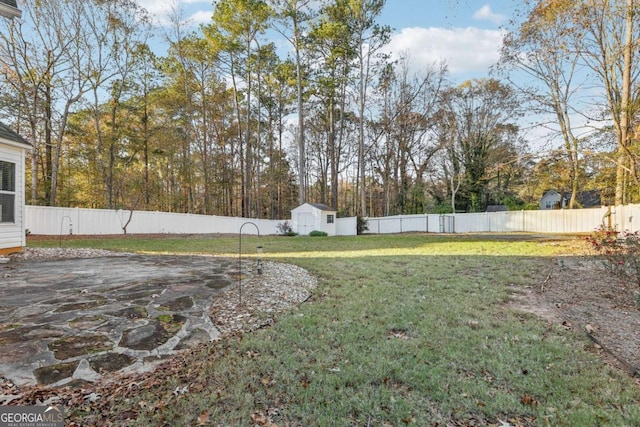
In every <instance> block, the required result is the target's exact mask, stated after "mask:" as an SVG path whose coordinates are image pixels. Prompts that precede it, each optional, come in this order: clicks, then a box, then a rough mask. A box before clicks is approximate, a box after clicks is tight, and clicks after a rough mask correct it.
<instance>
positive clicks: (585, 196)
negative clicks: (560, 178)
mask: <svg viewBox="0 0 640 427" xmlns="http://www.w3.org/2000/svg"><path fill="white" fill-rule="evenodd" d="M570 199H571V193H570V192H562V193H560V192H558V191H556V190H549V191H547V192H545V193H544V194H543V195H542V199H541V200H540V202H541V204H542V201H544V200H552V201H556V203H560V207H565V205H566V204H568V203H569V200H570ZM576 201H577V203H578V206H580V207H582V208H594V207H599V206H601V205H602V201H601V199H600V191H599V190H589V191H579V192H578V194H577V196H576Z"/></svg>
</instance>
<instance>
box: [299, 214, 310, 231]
mask: <svg viewBox="0 0 640 427" xmlns="http://www.w3.org/2000/svg"><path fill="white" fill-rule="evenodd" d="M312 231H313V214H311V213H309V212H300V213H299V214H298V234H302V235H306V234H309V233H311V232H312Z"/></svg>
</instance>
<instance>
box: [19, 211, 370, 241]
mask: <svg viewBox="0 0 640 427" xmlns="http://www.w3.org/2000/svg"><path fill="white" fill-rule="evenodd" d="M129 219H131V220H130V221H129ZM285 221H287V220H268V219H252V218H237V217H224V216H213V215H192V214H179V213H167V212H149V211H129V210H108V209H80V208H56V207H47V206H26V218H25V228H26V229H27V230H29V232H30V233H32V234H43V235H62V234H65V235H66V234H82V235H106V234H124V227H125V226H126V229H127V234H218V233H232V234H236V233H239V232H240V227H242V225H243V224H245V223H247V222H251V223H253V224H255V225H256V226H257V228H258V229H259V230H260V235H269V234H278V229H277V227H278V225H279V224H281V223H283V222H285ZM336 230H337V234H338V235H355V234H356V232H357V228H356V218H355V217H354V218H337V219H336ZM242 233H243V234H254V235H255V234H258V230H256V227H254V226H252V225H247V226H245V227H243V228H242Z"/></svg>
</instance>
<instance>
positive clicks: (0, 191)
mask: <svg viewBox="0 0 640 427" xmlns="http://www.w3.org/2000/svg"><path fill="white" fill-rule="evenodd" d="M4 165H8V166H9V168H12V170H11V169H9V170H10V173H12V174H13V177H12V178H13V179H12V180H10V182H9V185H7V186H8V187H9V188H3V187H5V185H6V183H3V177H2V171H3V170H4V167H5V166H4ZM16 172H17V167H16V164H15V163H13V162H9V161H6V160H0V195H8V196H11V197H12V198H13V212H12V213H11V215H10V220H5V219H4V218H3V216H4V215H2V203H1V202H2V201H1V200H0V224H15V222H16V200H17V197H16V196H17V194H16V178H17V177H16ZM10 178H11V176H10ZM10 184H13V185H10ZM11 187H12V188H11Z"/></svg>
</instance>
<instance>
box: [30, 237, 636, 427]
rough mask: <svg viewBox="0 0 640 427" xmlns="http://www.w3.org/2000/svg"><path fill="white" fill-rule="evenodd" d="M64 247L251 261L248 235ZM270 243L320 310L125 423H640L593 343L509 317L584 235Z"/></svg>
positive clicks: (173, 376) (222, 348)
mask: <svg viewBox="0 0 640 427" xmlns="http://www.w3.org/2000/svg"><path fill="white" fill-rule="evenodd" d="M58 244H59V241H58V240H57V238H52V239H50V240H41V239H30V241H29V245H30V246H58ZM62 244H63V246H65V247H69V246H74V247H95V248H104V249H112V250H121V251H144V252H160V253H182V252H188V253H208V254H210V253H215V254H222V255H229V256H233V257H236V256H237V251H238V239H237V237H236V238H229V237H197V236H190V237H180V236H174V237H170V236H169V237H162V238H159V237H136V236H127V237H122V238H104V239H99V238H91V239H84V238H82V237H79V236H76V237H74V238H73V239H70V240H64V241H63V242H62ZM258 244H260V245H262V246H264V252H265V258H266V259H268V260H272V261H278V262H286V263H293V264H296V265H299V266H301V267H303V268H306V269H307V270H309V271H310V272H311V273H312V274H314V275H315V276H316V277H318V279H319V286H318V288H317V290H316V291H315V294H314V295H313V297H312V300H311V301H310V302H308V303H306V304H303V305H302V306H301V307H299V308H298V309H297V310H292V311H291V312H290V313H288V314H285V315H282V316H281V317H279V318H278V320H277V322H276V323H275V324H274V325H273V326H271V327H268V328H265V329H262V330H259V331H256V332H253V333H250V334H244V335H239V336H237V337H233V338H229V339H226V340H223V341H220V342H216V343H213V344H211V345H210V346H207V347H206V348H201V349H197V350H194V351H192V352H188V353H186V354H183V355H181V356H180V357H178V358H177V359H176V360H175V361H174V362H173V365H172V369H166V370H164V371H162V370H161V371H160V372H159V373H158V374H157V376H156V378H155V379H150V380H147V381H146V382H144V383H141V384H138V385H136V388H135V391H132V392H130V393H128V394H127V395H125V398H123V399H118V400H117V401H115V402H114V404H113V406H112V409H111V411H110V413H108V414H105V415H104V416H105V417H106V418H107V419H109V420H110V421H111V422H113V423H114V425H120V424H127V425H139V426H159V425H167V426H194V425H216V426H217V425H222V426H253V425H259V426H273V425H277V426H280V427H282V426H286V425H295V426H404V425H417V426H436V425H440V426H444V425H502V426H507V425H513V426H516V425H540V426H634V425H640V388H639V387H638V385H637V384H636V383H635V382H634V381H633V380H632V379H631V378H629V377H628V376H627V375H626V374H624V373H622V372H620V371H617V370H614V369H612V368H609V367H608V366H607V365H605V364H604V363H603V362H602V361H601V360H600V359H598V358H597V357H596V356H595V355H594V354H593V353H592V352H591V351H590V348H591V347H592V343H591V341H589V340H588V339H587V338H586V337H585V336H584V335H583V334H581V332H580V331H576V330H572V331H567V330H565V329H564V328H562V327H560V326H558V325H551V324H549V323H547V322H545V321H542V320H539V319H538V318H536V317H534V316H532V315H529V314H525V313H522V312H517V311H514V310H510V309H508V308H506V307H505V303H506V302H508V301H509V300H510V298H511V295H512V293H513V292H514V291H517V289H518V288H522V287H526V286H539V285H540V284H541V283H542V282H543V281H544V280H545V277H546V276H547V274H548V273H549V271H550V270H551V269H553V268H555V266H556V265H557V264H556V262H555V258H556V257H558V256H562V255H570V254H573V255H576V254H579V255H582V254H583V252H584V247H583V246H582V243H581V242H580V240H579V239H578V238H568V237H557V238H549V239H540V238H534V236H528V235H519V236H476V235H470V236H466V235H464V236H432V235H395V236H389V235H387V236H357V237H333V238H309V237H273V236H270V237H263V238H261V239H258V238H255V237H246V236H243V252H248V253H250V252H253V251H254V249H253V248H255V246H256V245H258ZM176 390H179V391H180V392H176ZM75 415H76V416H87V417H89V416H94V417H95V416H96V414H83V413H82V410H81V409H78V411H77V412H76V414H75ZM447 423H449V424H447Z"/></svg>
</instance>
